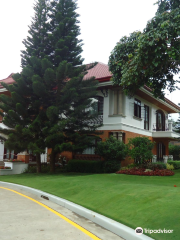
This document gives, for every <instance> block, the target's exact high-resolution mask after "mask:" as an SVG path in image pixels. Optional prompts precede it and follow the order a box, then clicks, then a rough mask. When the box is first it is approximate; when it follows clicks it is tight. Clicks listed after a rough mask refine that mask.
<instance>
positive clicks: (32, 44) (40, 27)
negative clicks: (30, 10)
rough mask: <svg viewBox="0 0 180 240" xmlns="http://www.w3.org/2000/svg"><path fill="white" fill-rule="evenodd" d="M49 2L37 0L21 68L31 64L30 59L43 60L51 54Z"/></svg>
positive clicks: (22, 55) (25, 42)
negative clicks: (34, 57) (33, 57)
mask: <svg viewBox="0 0 180 240" xmlns="http://www.w3.org/2000/svg"><path fill="white" fill-rule="evenodd" d="M49 4H50V3H49V0H37V1H36V2H35V4H34V17H33V18H32V21H31V25H30V26H29V31H28V33H29V36H27V38H26V39H24V40H23V44H24V46H25V50H23V51H21V52H22V54H21V66H22V67H26V66H27V65H28V64H30V58H31V57H32V56H36V57H37V58H40V59H43V58H44V57H45V56H46V57H47V56H48V55H49V54H50V53H51V52H52V50H51V47H50V44H49V40H48V36H49V33H50V25H49V23H48V12H49Z"/></svg>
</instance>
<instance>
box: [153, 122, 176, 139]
mask: <svg viewBox="0 0 180 240" xmlns="http://www.w3.org/2000/svg"><path fill="white" fill-rule="evenodd" d="M152 137H153V138H171V139H174V138H179V137H180V134H179V133H176V132H173V130H172V122H169V123H168V124H165V126H164V127H161V126H160V125H158V126H157V124H156V123H153V130H152Z"/></svg>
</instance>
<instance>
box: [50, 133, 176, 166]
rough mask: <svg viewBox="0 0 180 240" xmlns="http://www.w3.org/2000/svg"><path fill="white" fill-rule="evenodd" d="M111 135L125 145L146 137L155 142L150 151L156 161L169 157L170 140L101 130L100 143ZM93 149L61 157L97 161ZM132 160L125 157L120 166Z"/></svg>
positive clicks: (64, 154) (65, 153)
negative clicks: (130, 140)
mask: <svg viewBox="0 0 180 240" xmlns="http://www.w3.org/2000/svg"><path fill="white" fill-rule="evenodd" d="M111 135H113V136H114V137H115V138H117V139H118V140H119V141H123V142H124V143H125V144H127V143H128V141H129V139H130V138H135V137H148V138H149V139H150V140H151V141H152V142H155V145H154V148H153V150H152V153H153V155H155V156H156V158H157V160H158V161H162V160H163V156H164V155H169V148H168V145H169V142H170V141H172V139H170V138H167V137H165V138H163V137H159V138H158V137H156V138H153V137H150V136H147V135H143V134H138V133H134V132H128V131H124V130H113V131H110V130H103V134H102V135H100V136H99V137H100V138H101V140H102V141H105V140H106V139H107V138H109V136H111ZM94 150H95V149H94V148H88V149H86V150H85V151H84V152H83V154H75V155H74V154H73V153H72V152H62V153H61V154H59V155H61V157H65V158H66V159H67V161H68V160H70V159H84V160H99V159H100V158H98V156H97V155H96V154H95V152H94ZM50 153H51V149H48V154H50ZM133 162H134V160H133V159H130V158H129V157H127V158H126V159H125V160H123V161H122V163H121V165H122V166H127V165H128V164H130V163H133Z"/></svg>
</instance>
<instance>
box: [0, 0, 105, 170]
mask: <svg viewBox="0 0 180 240" xmlns="http://www.w3.org/2000/svg"><path fill="white" fill-rule="evenodd" d="M76 9H77V3H76V1H74V0H66V1H64V0H58V1H56V0H54V1H48V0H37V2H36V4H35V6H34V10H35V14H34V18H33V19H32V23H31V26H29V36H28V37H27V39H26V40H24V41H23V43H24V45H25V50H24V51H22V67H23V69H22V72H21V73H20V74H15V75H13V78H14V80H15V84H13V85H10V86H9V85H7V84H2V85H4V87H5V88H6V89H7V90H8V91H10V92H11V96H12V97H11V98H10V97H7V96H0V100H1V102H2V103H1V109H2V110H3V113H2V114H1V115H3V117H4V118H3V123H4V125H6V126H7V127H9V128H10V129H8V130H7V129H0V132H1V133H4V134H5V133H6V134H7V135H8V136H9V138H8V140H7V141H6V147H8V148H10V149H16V150H17V151H22V150H24V149H30V150H32V151H33V153H35V154H36V159H37V161H38V163H39V166H40V154H41V153H43V152H44V149H45V148H46V147H48V148H52V153H51V157H50V163H51V171H52V172H53V171H54V169H55V156H56V153H58V152H62V151H73V152H82V151H83V150H84V149H85V148H87V146H90V145H91V142H92V140H93V139H94V138H96V137H95V133H96V129H97V128H98V127H100V126H101V124H99V125H98V124H96V123H94V124H89V122H92V120H94V118H95V117H97V115H96V116H92V115H91V114H90V111H86V109H89V108H90V107H91V105H92V104H93V103H92V100H91V99H92V98H93V97H94V96H95V95H96V93H97V90H96V89H97V82H96V81H95V80H94V78H92V79H89V80H87V81H83V76H84V74H85V66H82V62H83V59H82V58H81V55H80V54H81V52H82V43H81V41H82V40H80V39H79V35H80V30H79V25H78V23H79V21H78V19H77V18H78V16H79V15H78V14H77V13H76ZM82 73H83V74H82ZM99 134H100V133H99ZM38 171H40V168H39V170H38Z"/></svg>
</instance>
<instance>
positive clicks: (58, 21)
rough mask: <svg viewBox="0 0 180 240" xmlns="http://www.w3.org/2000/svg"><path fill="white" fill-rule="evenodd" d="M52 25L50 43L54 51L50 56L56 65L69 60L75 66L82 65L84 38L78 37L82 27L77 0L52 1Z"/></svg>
mask: <svg viewBox="0 0 180 240" xmlns="http://www.w3.org/2000/svg"><path fill="white" fill-rule="evenodd" d="M51 9H52V11H51V13H50V19H51V21H50V25H51V32H52V34H51V35H50V36H49V37H50V43H51V46H52V50H53V53H54V54H52V55H51V56H50V58H51V62H52V63H53V65H54V66H55V67H58V65H59V63H60V62H61V61H67V62H68V63H71V64H72V65H73V66H78V65H81V64H82V62H83V59H82V58H81V55H80V54H81V53H82V51H83V50H82V45H83V44H82V40H79V39H78V36H79V35H80V27H79V25H78V24H79V21H78V17H79V14H78V13H77V12H76V9H77V1H76V0H58V1H53V2H51Z"/></svg>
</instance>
